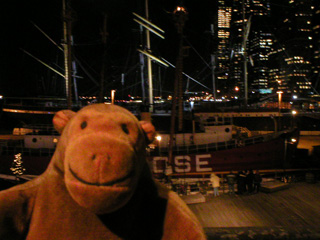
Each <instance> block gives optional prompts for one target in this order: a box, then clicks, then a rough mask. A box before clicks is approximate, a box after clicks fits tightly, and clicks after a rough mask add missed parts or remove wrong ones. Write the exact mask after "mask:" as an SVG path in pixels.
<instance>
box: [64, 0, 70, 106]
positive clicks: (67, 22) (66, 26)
mask: <svg viewBox="0 0 320 240" xmlns="http://www.w3.org/2000/svg"><path fill="white" fill-rule="evenodd" d="M66 1H67V0H62V7H63V40H64V42H63V49H64V68H65V91H66V98H67V106H68V109H71V108H72V91H71V88H72V82H71V72H72V59H71V43H72V36H71V28H72V17H71V10H70V7H69V5H68V4H67V3H66Z"/></svg>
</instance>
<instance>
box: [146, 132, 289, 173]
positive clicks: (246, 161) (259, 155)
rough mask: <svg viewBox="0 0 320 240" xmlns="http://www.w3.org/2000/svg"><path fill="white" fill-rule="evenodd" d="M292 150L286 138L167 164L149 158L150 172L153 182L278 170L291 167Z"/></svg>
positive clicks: (162, 159)
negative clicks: (255, 170)
mask: <svg viewBox="0 0 320 240" xmlns="http://www.w3.org/2000/svg"><path fill="white" fill-rule="evenodd" d="M293 151H294V146H292V144H289V143H288V141H287V140H286V137H279V138H276V139H273V140H270V141H266V142H261V143H257V144H254V145H248V146H243V147H236V148H232V149H225V150H212V151H208V152H202V153H189V154H174V155H173V159H172V163H171V164H168V162H169V159H168V155H164V154H163V155H162V156H160V155H159V156H149V157H148V161H149V163H150V166H151V169H152V172H153V174H154V176H155V177H156V178H163V177H165V175H171V176H177V177H183V176H192V177H195V176H197V175H198V176H202V175H203V174H209V173H210V172H225V171H239V170H246V169H277V168H285V167H288V166H289V164H290V158H291V156H292V154H293V153H292V152H293Z"/></svg>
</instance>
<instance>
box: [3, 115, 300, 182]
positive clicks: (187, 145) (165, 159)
mask: <svg viewBox="0 0 320 240" xmlns="http://www.w3.org/2000/svg"><path fill="white" fill-rule="evenodd" d="M169 117H170V116H169V115H163V114H160V115H154V116H153V117H152V119H153V122H154V125H156V128H157V129H158V130H157V136H156V138H155V140H154V142H153V143H151V144H150V145H149V146H148V147H147V149H146V151H147V161H148V163H149V165H150V169H151V171H152V173H153V175H154V177H155V178H158V179H163V178H165V177H167V176H172V177H179V178H184V177H190V176H193V177H197V176H203V175H204V174H205V175H208V174H210V173H212V172H220V171H238V170H244V169H279V168H281V169H283V168H287V167H290V160H291V159H292V157H293V156H294V151H295V149H296V147H297V144H298V140H299V131H298V129H297V128H290V129H284V130H281V131H274V132H265V133H261V132H255V131H250V130H248V129H247V128H244V127H241V126H236V125H234V124H233V122H232V118H230V117H225V118H221V117H212V116H210V114H209V115H208V114H202V115H200V117H199V116H196V117H194V118H193V119H191V120H190V121H186V126H189V127H186V131H184V132H183V133H182V132H181V133H179V132H177V133H175V134H174V144H173V146H172V149H171V151H172V157H171V159H170V157H169V156H171V155H170V154H169V152H170V149H169V140H170V133H169V132H168V131H167V129H161V126H160V125H161V124H162V126H167V122H166V121H170V119H169ZM188 124H189V125H188ZM58 142H59V134H58V133H57V132H56V131H55V130H54V128H53V126H52V125H51V126H50V125H32V126H24V127H21V128H14V130H13V132H12V135H10V137H7V138H6V139H4V138H2V139H1V140H0V174H2V175H11V176H16V177H17V178H19V177H20V175H19V174H14V172H13V170H14V169H16V167H17V166H16V160H17V159H18V158H19V159H20V161H21V165H22V167H20V168H21V169H22V168H23V170H24V171H23V172H22V173H21V175H22V176H38V175H40V174H42V173H43V172H44V171H45V170H46V168H47V166H48V164H49V162H50V160H51V157H52V155H53V153H54V151H55V148H56V145H57V144H58Z"/></svg>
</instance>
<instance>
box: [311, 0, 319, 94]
mask: <svg viewBox="0 0 320 240" xmlns="http://www.w3.org/2000/svg"><path fill="white" fill-rule="evenodd" d="M313 44H314V47H313V48H314V61H313V78H312V80H313V82H314V86H315V89H316V90H317V91H318V93H319V92H320V6H319V4H315V5H314V16H313Z"/></svg>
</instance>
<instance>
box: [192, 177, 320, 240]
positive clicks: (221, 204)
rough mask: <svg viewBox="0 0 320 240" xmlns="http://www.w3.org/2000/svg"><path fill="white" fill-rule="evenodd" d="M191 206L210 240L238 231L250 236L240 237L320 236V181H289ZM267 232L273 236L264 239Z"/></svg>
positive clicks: (281, 237) (306, 237)
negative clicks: (274, 188)
mask: <svg viewBox="0 0 320 240" xmlns="http://www.w3.org/2000/svg"><path fill="white" fill-rule="evenodd" d="M188 206H189V207H190V209H191V210H192V211H193V212H194V213H195V214H196V216H197V217H198V219H199V221H200V223H201V224H202V226H203V227H204V229H205V231H206V233H207V235H208V238H209V239H222V238H223V239H238V237H239V234H244V235H246V237H247V238H245V237H244V238H240V239H320V183H315V184H310V183H305V182H299V183H290V187H289V188H287V189H283V190H281V191H276V192H272V193H264V192H260V193H258V194H252V195H241V196H239V195H234V196H229V195H228V194H227V193H221V194H220V196H219V197H213V196H212V195H209V196H206V202H204V203H196V204H189V205H188ZM268 233H269V235H270V234H271V235H272V236H273V237H272V236H271V237H270V236H269V238H261V234H264V235H268ZM259 234H260V235H259ZM277 234H278V235H277ZM249 235H251V236H250V237H248V236H249ZM210 236H211V238H210ZM226 236H227V238H226ZM228 236H229V237H228ZM232 236H234V238H232ZM254 236H256V238H255V237H254ZM259 236H260V237H259ZM299 236H300V238H299ZM284 237H287V238H284ZM304 237H305V238H304Z"/></svg>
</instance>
